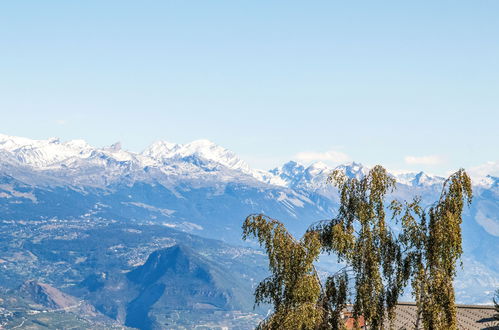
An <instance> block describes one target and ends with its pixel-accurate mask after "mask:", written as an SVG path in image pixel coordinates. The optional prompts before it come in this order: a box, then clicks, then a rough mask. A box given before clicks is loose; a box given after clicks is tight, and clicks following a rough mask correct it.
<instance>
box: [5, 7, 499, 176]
mask: <svg viewBox="0 0 499 330" xmlns="http://www.w3.org/2000/svg"><path fill="white" fill-rule="evenodd" d="M498 16H499V1H479V0H476V1H471V0H470V1H434V0H431V1H422V0H420V1H292V0H287V1H256V0H251V1H249V0H246V1H237V0H230V1H215V0H214V1H206V0H203V1H163V0H162V1H146V0H145V1H124V0H119V1H93V0H85V1H50V0H48V1H39V0H36V1H34V0H33V1H3V2H1V4H0V59H1V61H0V114H1V117H0V132H1V133H4V134H9V135H18V136H25V137H30V138H48V137H51V136H58V137H60V138H61V139H63V140H69V139H75V138H83V139H85V140H87V141H88V142H89V143H91V144H93V145H97V146H103V145H109V144H112V143H114V142H116V141H121V142H122V143H123V145H124V147H125V148H127V149H129V150H133V151H140V150H142V149H143V148H145V147H146V146H147V145H149V144H150V143H152V142H153V141H156V140H168V141H171V142H177V143H186V142H189V141H191V140H195V139H199V138H206V139H209V140H212V141H214V142H216V143H218V144H220V145H223V146H225V147H227V148H229V149H231V150H233V151H235V152H236V153H237V154H239V155H241V157H242V158H243V159H245V160H246V161H248V162H249V163H250V164H251V165H253V166H255V167H259V168H271V167H274V166H277V165H279V164H280V163H282V162H284V161H287V160H289V159H299V160H302V161H303V162H309V161H312V160H314V159H322V160H325V161H327V162H330V163H335V162H341V161H344V160H356V161H359V162H362V163H365V164H368V165H372V164H377V163H380V164H384V165H385V166H388V167H389V168H393V169H409V170H415V169H423V170H426V171H429V172H433V173H445V172H446V171H448V170H452V169H456V168H458V167H461V166H464V167H470V166H475V165H479V164H483V163H485V162H487V161H498V160H499V20H498V19H497V18H498Z"/></svg>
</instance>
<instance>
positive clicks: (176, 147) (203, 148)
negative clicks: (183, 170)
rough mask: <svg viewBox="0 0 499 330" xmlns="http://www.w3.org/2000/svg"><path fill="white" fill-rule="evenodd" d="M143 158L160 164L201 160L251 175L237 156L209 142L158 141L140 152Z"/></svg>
mask: <svg viewBox="0 0 499 330" xmlns="http://www.w3.org/2000/svg"><path fill="white" fill-rule="evenodd" d="M142 154H143V155H144V156H147V157H151V158H153V159H155V160H157V161H159V162H161V163H165V162H171V161H172V160H173V161H175V160H177V161H186V160H188V159H189V158H192V157H194V158H201V159H203V160H207V161H210V162H214V163H218V164H221V165H223V166H226V167H228V168H230V169H233V170H240V171H242V172H244V173H251V169H250V167H249V166H248V164H246V163H245V162H244V161H243V160H241V159H240V158H239V157H237V155H236V154H235V153H234V152H232V151H230V150H227V149H225V148H223V147H221V146H219V145H217V144H215V143H213V142H211V141H209V140H196V141H193V142H190V143H187V144H174V143H170V142H166V141H158V142H156V143H154V144H152V145H151V146H150V147H149V148H147V149H146V150H144V151H143V152H142Z"/></svg>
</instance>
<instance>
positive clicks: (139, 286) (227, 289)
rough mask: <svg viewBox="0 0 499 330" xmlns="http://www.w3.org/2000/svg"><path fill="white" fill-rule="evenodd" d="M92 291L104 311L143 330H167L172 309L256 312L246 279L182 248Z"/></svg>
mask: <svg viewBox="0 0 499 330" xmlns="http://www.w3.org/2000/svg"><path fill="white" fill-rule="evenodd" d="M89 283H90V282H88V281H87V284H89ZM88 289H89V292H91V293H89V295H88V298H89V299H90V300H91V301H92V302H93V303H94V304H95V305H96V306H97V307H98V308H99V309H100V310H101V311H102V312H103V313H106V314H108V315H109V316H111V317H113V318H118V319H119V318H122V319H124V323H125V325H127V326H130V327H135V328H140V329H156V328H158V329H160V328H164V327H167V326H168V321H167V320H166V321H165V320H164V319H163V316H164V314H167V313H169V312H173V311H191V312H192V311H197V312H198V313H213V312H215V311H234V310H241V311H248V312H249V311H251V310H252V304H251V303H252V301H251V300H249V299H248V298H249V297H251V295H252V288H251V285H248V283H247V281H243V280H242V279H237V278H235V277H234V276H233V275H232V274H231V273H230V271H229V270H227V269H224V267H223V266H221V265H219V264H217V263H215V262H213V261H211V260H208V259H206V258H203V257H202V256H200V255H199V254H197V253H195V252H194V251H192V250H191V249H189V248H187V247H185V246H183V245H175V246H172V247H169V248H166V249H161V250H157V251H154V252H153V253H151V255H150V256H149V257H148V258H147V261H146V262H145V263H144V264H143V265H142V266H139V267H137V268H135V269H133V270H132V271H130V272H128V273H126V274H123V275H121V276H111V277H109V278H107V279H105V280H102V281H101V282H100V286H99V287H98V288H97V289H96V288H95V286H91V287H89V288H88ZM114 297H120V298H119V299H114ZM116 311H118V312H116ZM165 322H166V323H165ZM170 325H171V324H170Z"/></svg>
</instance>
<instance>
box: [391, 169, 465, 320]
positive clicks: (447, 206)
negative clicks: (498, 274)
mask: <svg viewBox="0 0 499 330" xmlns="http://www.w3.org/2000/svg"><path fill="white" fill-rule="evenodd" d="M471 199H472V190H471V180H470V178H469V177H468V175H467V174H466V172H465V171H464V170H462V169H461V170H459V171H457V172H456V173H454V174H452V175H451V176H450V177H449V178H448V179H447V180H446V182H445V183H444V187H443V189H442V193H441V196H440V198H439V200H438V201H437V202H436V203H435V204H434V205H433V206H432V207H430V208H429V210H428V211H425V210H423V209H422V208H421V207H420V205H419V204H420V199H419V198H416V199H415V200H414V201H413V202H411V203H407V202H406V203H405V204H404V205H402V204H400V203H398V202H393V203H392V205H391V209H392V210H393V212H394V216H398V215H401V222H402V228H403V232H402V234H401V237H400V242H401V243H402V245H403V246H404V248H405V250H406V257H405V263H406V264H407V265H408V267H409V268H410V274H411V285H412V290H413V295H414V297H415V299H416V304H417V306H418V324H417V325H418V326H419V322H420V321H422V323H423V324H422V325H423V327H424V329H457V321H456V306H455V297H454V287H453V283H452V281H453V279H454V277H455V275H456V262H457V260H458V259H459V258H460V257H461V254H462V237H461V223H462V211H463V207H464V205H465V204H470V203H471Z"/></svg>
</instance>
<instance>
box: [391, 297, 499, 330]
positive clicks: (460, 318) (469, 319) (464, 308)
mask: <svg viewBox="0 0 499 330" xmlns="http://www.w3.org/2000/svg"><path fill="white" fill-rule="evenodd" d="M456 307H457V327H458V329H460V330H472V329H473V330H474V329H487V330H492V329H498V330H499V321H497V320H495V319H494V314H495V310H494V307H493V306H481V305H457V306H456ZM416 313H417V308H416V304H415V303H398V304H397V307H396V309H395V320H394V322H393V328H394V329H398V330H402V329H407V330H409V329H414V325H415V323H416Z"/></svg>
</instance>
